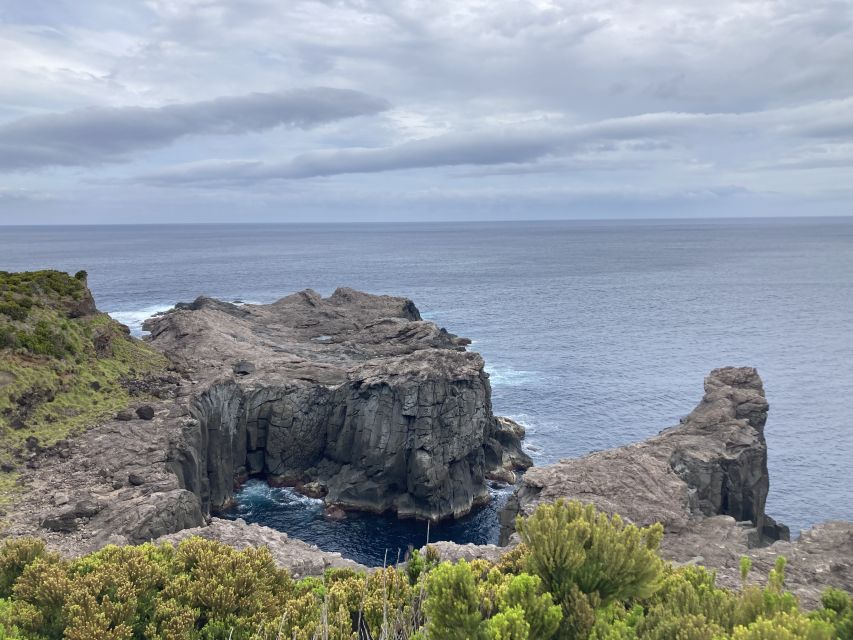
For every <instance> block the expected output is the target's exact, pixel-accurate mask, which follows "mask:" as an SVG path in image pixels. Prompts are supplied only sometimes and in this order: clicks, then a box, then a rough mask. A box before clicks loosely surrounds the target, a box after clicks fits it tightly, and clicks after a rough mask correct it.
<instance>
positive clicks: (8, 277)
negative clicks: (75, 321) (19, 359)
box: [0, 271, 86, 358]
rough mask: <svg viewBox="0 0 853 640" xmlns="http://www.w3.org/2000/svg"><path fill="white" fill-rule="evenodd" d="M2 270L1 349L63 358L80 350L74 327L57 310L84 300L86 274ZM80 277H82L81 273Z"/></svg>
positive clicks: (0, 286) (0, 293)
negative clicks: (72, 274)
mask: <svg viewBox="0 0 853 640" xmlns="http://www.w3.org/2000/svg"><path fill="white" fill-rule="evenodd" d="M80 273H83V276H82V277H79V278H78V277H74V278H72V277H71V276H70V275H68V274H67V273H63V272H61V271H28V272H23V273H9V272H6V271H0V349H21V350H23V351H25V352H28V353H31V354H34V355H41V356H50V357H53V358H62V357H64V356H66V355H73V354H74V353H76V351H77V345H76V344H75V340H74V337H75V333H77V332H76V331H75V328H74V327H72V326H71V325H69V324H68V322H62V321H63V320H64V318H63V317H62V314H57V311H60V310H63V311H64V310H66V309H67V308H69V307H71V306H73V305H74V304H76V303H77V302H78V301H79V300H81V299H82V297H83V295H84V293H85V291H86V285H85V279H86V278H85V273H84V272H80ZM78 275H79V274H78Z"/></svg>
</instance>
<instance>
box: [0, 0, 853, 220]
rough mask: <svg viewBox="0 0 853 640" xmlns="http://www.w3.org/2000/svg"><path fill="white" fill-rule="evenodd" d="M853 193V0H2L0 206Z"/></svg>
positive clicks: (97, 209)
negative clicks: (708, 0)
mask: <svg viewBox="0 0 853 640" xmlns="http://www.w3.org/2000/svg"><path fill="white" fill-rule="evenodd" d="M850 214H853V0H841V1H838V2H833V1H828V0H741V1H737V0H716V1H714V2H707V1H704V0H701V1H700V0H672V1H669V0H560V1H547V0H516V1H513V2H496V1H495V0H483V1H482V2H480V1H476V2H475V1H468V0H424V1H421V2H409V1H406V0H375V1H369V0H363V1H357V0H340V1H331V0H329V1H310V2H307V1H305V2H304V1H301V0H287V1H286V2H284V1H282V0H148V1H147V2H142V1H139V2H134V1H132V0H128V1H122V2H116V0H86V1H85V2H81V1H80V0H69V1H67V2H66V1H64V0H0V224H27V223H99V222H113V223H123V222H197V221H198V222H240V221H326V220H328V221H341V220H405V221H407V220H444V219H459V220H466V219H467V220H471V219H546V218H613V217H617V218H629V217H636V218H647V217H705V216H750V215H760V216H767V215H785V216H790V215H850Z"/></svg>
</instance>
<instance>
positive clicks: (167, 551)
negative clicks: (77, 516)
mask: <svg viewBox="0 0 853 640" xmlns="http://www.w3.org/2000/svg"><path fill="white" fill-rule="evenodd" d="M518 528H519V531H520V532H521V535H522V538H523V540H524V544H522V545H520V546H519V547H517V548H516V549H514V550H513V551H511V552H510V553H509V554H508V555H506V556H504V558H503V559H502V560H501V561H500V562H499V563H498V564H491V563H489V562H486V561H483V560H475V561H473V562H470V563H468V562H465V561H460V562H458V563H456V564H450V563H438V562H437V560H436V557H435V554H434V553H433V552H432V551H431V550H430V549H429V548H428V550H427V553H425V554H424V555H423V556H421V555H419V554H418V553H414V554H413V557H412V558H411V559H410V561H409V563H408V565H407V566H406V567H405V568H402V567H401V568H394V567H389V568H385V569H380V570H377V571H375V572H373V573H369V574H365V573H357V572H354V571H352V570H340V569H339V570H330V571H327V572H326V574H325V576H324V577H323V578H305V579H302V580H293V579H292V578H291V577H290V575H289V574H288V573H287V572H285V571H283V570H281V569H278V568H277V567H276V565H275V563H274V561H273V558H272V556H271V554H270V553H269V551H268V550H267V549H264V548H262V549H252V548H250V549H247V550H245V551H242V552H238V551H236V550H234V549H232V548H231V547H228V546H225V545H222V544H220V543H216V542H210V541H207V540H203V539H201V538H190V539H188V540H186V541H184V542H182V543H181V544H180V546H178V547H177V548H175V547H173V546H171V545H162V546H157V545H153V544H146V545H142V546H138V547H115V546H110V547H106V548H104V549H102V550H101V551H99V552H97V553H94V554H91V555H89V556H86V557H83V558H79V559H77V560H72V561H67V560H63V559H61V558H59V556H57V555H56V554H52V553H49V552H46V551H45V549H44V546H43V544H42V543H41V542H39V541H36V540H32V539H20V540H15V541H11V542H7V543H6V544H5V546H4V547H2V548H0V639H5V640H11V639H31V640H52V639H56V640H59V639H60V638H66V639H69V640H107V639H111V640H132V639H143V638H148V639H162V640H184V639H190V640H192V639H196V640H201V639H206V640H213V639H221V640H260V639H282V640H290V639H297V640H314V639H323V640H344V639H346V640H365V639H367V638H371V639H374V640H376V639H384V640H392V639H409V640H427V639H429V640H549V639H559V640H574V639H590V640H638V639H643V640H667V639H675V640H725V639H735V640H764V639H767V640H770V639H774V640H780V639H781V640H786V639H793V638H806V639H810V640H823V639H831V638H840V639H842V640H844V639H850V638H853V604H851V599H850V596H849V594H846V593H844V592H842V591H838V590H833V589H829V590H827V591H826V592H825V594H824V598H823V607H822V608H821V609H819V610H817V611H814V612H810V613H804V612H802V611H800V610H799V609H798V606H797V601H796V598H795V597H794V596H793V595H791V594H790V593H788V592H786V591H785V587H784V580H785V575H784V573H785V561H784V558H780V559H779V562H778V563H777V565H776V568H775V569H774V570H773V571H772V572H771V575H770V576H769V581H768V586H767V587H766V588H759V587H756V586H746V584H745V585H744V588H743V590H742V591H741V592H740V593H733V592H731V591H727V590H724V589H720V588H717V587H716V586H715V584H714V575H713V574H712V573H709V572H707V571H706V570H704V569H702V568H701V567H684V568H674V567H672V566H669V565H667V564H666V563H664V562H663V561H662V560H661V559H660V557H659V556H658V553H657V547H658V543H659V541H660V537H661V533H662V532H661V528H660V525H657V526H654V527H650V528H645V529H638V528H636V527H634V526H632V525H625V524H624V523H623V522H622V521H621V520H620V519H619V518H618V517H613V518H610V517H608V516H606V515H603V514H601V513H598V512H596V511H595V509H594V508H593V507H591V506H582V505H581V504H580V503H577V502H570V503H563V502H557V503H555V504H553V505H545V506H541V507H539V509H538V510H537V511H536V512H535V513H534V514H533V515H532V516H531V517H530V518H529V519H528V520H527V521H526V522H519V527H518ZM749 570H750V567H749V563H748V561H744V562H743V564H742V573H743V576H744V581H745V583H746V579H747V575H748V573H749Z"/></svg>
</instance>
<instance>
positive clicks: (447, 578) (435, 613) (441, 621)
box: [424, 560, 482, 640]
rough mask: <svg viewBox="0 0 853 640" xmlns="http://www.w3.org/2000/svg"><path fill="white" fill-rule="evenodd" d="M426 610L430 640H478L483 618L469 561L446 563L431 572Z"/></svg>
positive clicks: (425, 604)
mask: <svg viewBox="0 0 853 640" xmlns="http://www.w3.org/2000/svg"><path fill="white" fill-rule="evenodd" d="M424 610H425V612H426V617H427V632H428V637H429V638H435V639H436V640H437V639H438V638H441V639H442V640H470V639H471V638H476V637H477V632H478V629H479V627H480V622H481V620H482V615H481V614H480V601H479V598H478V597H477V585H476V582H475V580H474V573H473V572H472V571H471V567H470V566H469V565H468V563H467V562H465V561H464V560H461V561H460V562H459V563H458V564H449V563H443V564H440V565H438V566H437V567H436V568H435V569H433V570H432V571H431V572H430V574H429V578H428V580H427V600H426V602H425V603H424Z"/></svg>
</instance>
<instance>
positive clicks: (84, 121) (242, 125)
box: [0, 88, 388, 170]
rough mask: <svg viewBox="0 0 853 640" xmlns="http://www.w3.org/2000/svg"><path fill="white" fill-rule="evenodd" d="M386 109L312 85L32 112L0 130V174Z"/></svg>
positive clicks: (374, 100)
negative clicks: (163, 102) (174, 100)
mask: <svg viewBox="0 0 853 640" xmlns="http://www.w3.org/2000/svg"><path fill="white" fill-rule="evenodd" d="M387 108H388V103H387V102H386V101H384V100H380V99H377V98H373V97H371V96H368V95H366V94H364V93H361V92H359V91H350V90H343V89H328V88H319V89H303V90H296V91H284V92H280V93H252V94H249V95H245V96H228V97H222V98H215V99H213V100H204V101H200V102H186V103H183V104H171V105H166V106H163V107H92V108H89V109H78V110H76V111H69V112H66V113H52V114H42V115H32V116H26V117H24V118H21V119H19V120H14V121H12V122H10V123H8V124H5V125H2V126H0V170H4V169H6V170H12V169H32V168H37V167H45V166H51V165H67V166H91V165H96V164H102V163H105V162H110V161H118V160H123V159H125V158H127V157H128V156H129V154H132V153H133V152H137V151H144V150H147V149H156V148H158V147H164V146H167V145H169V144H171V143H173V142H175V141H176V140H178V139H179V138H182V137H184V136H190V135H239V134H244V133H249V132H254V131H263V130H265V129H271V128H273V127H278V126H287V127H299V128H309V127H313V126H317V125H320V124H326V123H329V122H333V121H335V120H341V119H343V118H351V117H354V116H360V115H368V114H375V113H378V112H379V111H382V110H384V109H387Z"/></svg>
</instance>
